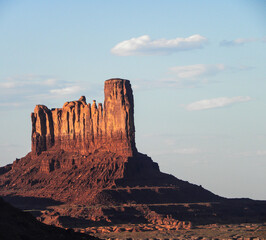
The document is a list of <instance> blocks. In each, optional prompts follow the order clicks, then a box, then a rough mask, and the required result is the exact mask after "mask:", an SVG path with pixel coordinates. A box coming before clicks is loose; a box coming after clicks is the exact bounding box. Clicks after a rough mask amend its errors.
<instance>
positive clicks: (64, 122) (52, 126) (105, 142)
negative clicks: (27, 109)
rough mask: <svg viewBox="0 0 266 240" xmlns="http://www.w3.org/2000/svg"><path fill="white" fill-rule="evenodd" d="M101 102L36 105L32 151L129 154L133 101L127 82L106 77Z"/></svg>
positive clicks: (132, 150)
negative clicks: (103, 95)
mask: <svg viewBox="0 0 266 240" xmlns="http://www.w3.org/2000/svg"><path fill="white" fill-rule="evenodd" d="M104 94H105V100H104V105H103V106H102V104H101V103H99V104H98V105H97V104H96V101H93V103H92V104H90V103H88V104H87V103H86V98H85V97H84V96H82V97H81V98H80V99H79V100H78V101H72V102H66V103H65V104H64V105H63V107H62V108H55V109H51V110H50V109H48V108H47V107H46V106H44V105H37V106H36V107H35V109H34V112H33V113H32V115H31V119H32V153H34V154H37V155H39V154H40V153H41V152H43V151H46V150H49V149H55V150H58V149H61V150H65V151H70V152H80V153H83V154H89V153H94V152H95V151H97V152H99V151H103V152H113V153H117V154H119V155H121V156H125V157H131V156H134V154H135V153H136V152H137V150H136V145H135V127H134V102H133V94H132V89H131V85H130V82H129V81H128V80H124V79H109V80H107V81H105V86H104Z"/></svg>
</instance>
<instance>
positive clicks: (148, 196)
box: [0, 79, 266, 227]
mask: <svg viewBox="0 0 266 240" xmlns="http://www.w3.org/2000/svg"><path fill="white" fill-rule="evenodd" d="M104 94H105V99H104V104H103V105H102V104H101V103H99V104H98V105H97V104H96V101H93V103H92V104H90V103H86V98H85V97H84V96H82V97H81V98H80V99H79V100H78V101H71V102H66V103H65V104H64V105H63V107H62V108H54V109H49V108H47V107H46V106H44V105H37V106H36V107H35V109H34V112H33V113H32V114H31V120H32V136H31V139H32V150H31V152H30V153H28V154H27V155H26V156H25V157H23V158H21V159H17V160H15V161H14V162H13V164H10V165H7V166H5V167H2V168H0V191H1V195H2V196H3V197H4V199H5V200H7V201H9V202H10V203H12V204H14V205H16V206H17V207H20V208H22V209H32V208H36V209H39V210H40V211H39V213H38V214H36V215H37V216H39V219H40V220H42V221H43V222H47V223H53V224H57V225H60V224H61V226H64V227H66V226H71V227H73V226H72V225H71V221H70V220H69V221H68V222H64V221H63V220H62V218H61V220H62V221H61V222H60V218H59V217H58V218H53V216H58V215H59V216H61V217H62V216H64V217H68V219H72V220H73V221H74V220H75V224H77V222H79V223H80V222H82V224H85V223H88V224H91V223H92V222H98V223H110V222H112V223H127V222H136V223H139V222H156V221H159V220H160V219H165V218H167V219H169V216H171V218H173V219H178V220H182V221H194V222H200V223H211V222H217V221H226V220H230V221H233V219H236V220H237V219H240V218H242V219H244V218H246V217H247V216H251V217H254V216H255V217H257V216H258V214H260V218H259V220H261V219H266V211H265V202H264V203H263V204H264V205H263V206H264V207H263V209H264V211H261V209H262V207H258V203H257V202H255V201H252V200H248V199H246V200H243V199H241V200H237V199H226V198H222V197H220V196H217V195H215V194H213V193H211V192H210V191H208V190H206V189H204V188H202V187H201V186H197V185H194V184H191V183H189V182H186V181H182V180H180V179H178V178H176V177H174V176H172V175H169V174H166V173H162V172H161V171H160V169H159V166H158V164H157V163H155V162H153V161H152V159H151V158H150V157H148V156H147V155H145V154H142V153H139V152H138V150H137V148H136V144H135V125H134V101H133V93H132V88H131V84H130V82H129V81H128V80H124V79H109V80H106V81H105V86H104ZM51 205H52V206H51ZM47 206H50V208H49V210H47V209H48V208H47ZM256 206H257V207H256ZM52 219H56V221H57V222H55V221H54V222H53V220H52ZM78 219H79V220H80V221H78ZM158 219H159V220H158ZM73 221H72V223H73ZM84 221H87V222H85V223H84ZM160 221H161V220H160Z"/></svg>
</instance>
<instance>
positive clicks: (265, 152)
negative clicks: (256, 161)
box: [256, 150, 266, 156]
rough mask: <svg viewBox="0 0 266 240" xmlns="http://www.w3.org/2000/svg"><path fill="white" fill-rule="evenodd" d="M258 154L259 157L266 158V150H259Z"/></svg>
mask: <svg viewBox="0 0 266 240" xmlns="http://www.w3.org/2000/svg"><path fill="white" fill-rule="evenodd" d="M256 154H257V155H258V156H266V150H258V151H257V152H256Z"/></svg>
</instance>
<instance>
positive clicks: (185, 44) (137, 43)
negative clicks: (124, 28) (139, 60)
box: [111, 34, 207, 56]
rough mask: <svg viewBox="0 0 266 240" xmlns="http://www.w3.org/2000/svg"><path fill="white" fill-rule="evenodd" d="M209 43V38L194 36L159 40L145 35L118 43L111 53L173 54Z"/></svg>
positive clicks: (124, 54)
mask: <svg viewBox="0 0 266 240" xmlns="http://www.w3.org/2000/svg"><path fill="white" fill-rule="evenodd" d="M206 43H207V38H205V37H203V36H201V35H198V34H196V35H192V36H190V37H187V38H175V39H164V38H163V39H157V40H152V39H151V38H150V36H148V35H143V36H140V37H137V38H131V39H129V40H125V41H123V42H120V43H118V44H117V45H116V46H114V47H113V48H112V49H111V52H112V53H113V54H115V55H118V56H132V55H157V54H171V53H174V52H179V51H185V50H192V49H199V48H202V47H203V46H204V45H205V44H206Z"/></svg>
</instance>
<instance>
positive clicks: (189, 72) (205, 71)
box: [170, 64, 225, 79]
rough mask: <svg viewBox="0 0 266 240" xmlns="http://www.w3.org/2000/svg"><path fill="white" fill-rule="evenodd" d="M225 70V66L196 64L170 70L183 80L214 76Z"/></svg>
mask: <svg viewBox="0 0 266 240" xmlns="http://www.w3.org/2000/svg"><path fill="white" fill-rule="evenodd" d="M224 70H225V66H224V64H195V65H187V66H176V67H172V68H170V72H171V73H174V74H175V75H176V76H177V77H178V78H182V79H185V78H196V77H201V76H206V75H214V74H216V73H218V72H221V71H224Z"/></svg>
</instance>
